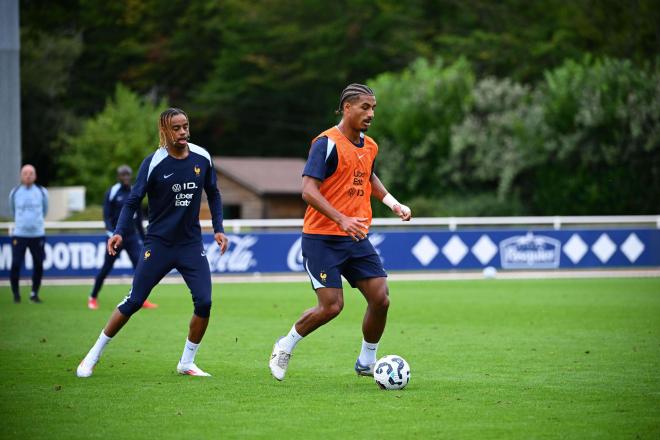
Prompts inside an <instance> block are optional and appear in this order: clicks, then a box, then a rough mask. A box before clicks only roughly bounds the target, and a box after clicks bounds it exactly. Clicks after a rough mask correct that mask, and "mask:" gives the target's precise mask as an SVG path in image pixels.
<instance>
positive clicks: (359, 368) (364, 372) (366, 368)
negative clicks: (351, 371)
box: [354, 359, 376, 377]
mask: <svg viewBox="0 0 660 440" xmlns="http://www.w3.org/2000/svg"><path fill="white" fill-rule="evenodd" d="M374 365H376V363H375V362H374V363H373V364H369V365H362V364H361V363H360V359H358V360H357V361H355V367H354V368H355V372H356V373H357V375H358V376H370V377H374Z"/></svg>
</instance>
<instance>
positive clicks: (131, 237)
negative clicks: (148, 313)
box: [87, 165, 158, 310]
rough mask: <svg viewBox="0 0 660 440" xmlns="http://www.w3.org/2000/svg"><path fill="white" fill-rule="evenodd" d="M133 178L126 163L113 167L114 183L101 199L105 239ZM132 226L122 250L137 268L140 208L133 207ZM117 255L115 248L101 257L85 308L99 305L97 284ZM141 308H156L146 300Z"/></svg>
mask: <svg viewBox="0 0 660 440" xmlns="http://www.w3.org/2000/svg"><path fill="white" fill-rule="evenodd" d="M132 179H133V170H132V169H131V167H129V166H128V165H121V166H119V167H118V168H117V183H115V184H114V185H112V186H111V187H110V189H108V191H107V192H106V193H105V199H104V201H103V221H104V222H105V229H106V234H107V235H108V238H110V237H112V235H113V231H114V230H115V228H116V227H117V221H118V220H119V214H120V213H121V208H122V207H123V206H124V203H125V202H126V200H128V197H129V195H130V194H131V181H132ZM133 220H134V222H133V223H134V225H135V227H133V228H129V229H128V231H127V233H126V235H125V236H124V237H122V238H123V241H122V249H121V250H125V251H126V253H127V254H128V257H129V258H130V259H131V263H132V264H133V268H135V267H137V263H138V261H139V259H140V255H141V251H142V244H143V242H144V228H143V227H142V210H141V209H139V208H138V209H137V210H136V211H135V215H134V218H133ZM118 257H119V250H118V252H117V253H116V254H115V255H111V254H110V253H109V252H108V253H106V254H105V260H104V261H103V266H102V267H101V270H100V271H99V273H98V274H96V279H95V280H94V287H93V288H92V292H91V293H90V295H89V298H88V300H87V307H88V308H90V309H92V310H96V309H98V308H99V305H98V296H99V291H100V290H101V287H103V282H104V281H105V278H106V277H107V276H108V274H109V273H110V271H111V270H112V267H113V266H114V265H115V261H116V260H117V258H118ZM142 307H143V308H145V309H153V308H156V307H158V305H157V304H154V303H152V302H150V301H149V300H146V301H145V302H144V304H142Z"/></svg>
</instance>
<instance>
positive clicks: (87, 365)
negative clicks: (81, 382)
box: [76, 357, 98, 377]
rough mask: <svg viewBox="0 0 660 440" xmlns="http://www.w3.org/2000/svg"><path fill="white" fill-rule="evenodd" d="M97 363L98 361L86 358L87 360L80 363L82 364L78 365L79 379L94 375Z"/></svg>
mask: <svg viewBox="0 0 660 440" xmlns="http://www.w3.org/2000/svg"><path fill="white" fill-rule="evenodd" d="M97 362H98V360H96V361H92V360H90V359H87V357H85V359H83V360H82V361H80V364H78V368H76V376H78V377H89V376H91V375H92V373H93V372H94V367H95V366H96V363H97Z"/></svg>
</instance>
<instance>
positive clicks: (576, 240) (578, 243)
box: [562, 234, 589, 264]
mask: <svg viewBox="0 0 660 440" xmlns="http://www.w3.org/2000/svg"><path fill="white" fill-rule="evenodd" d="M562 249H563V250H564V253H565V254H566V255H567V256H568V258H570V260H571V261H572V262H573V264H578V263H579V262H580V260H581V259H582V257H584V254H586V253H587V251H588V250H589V247H588V246H587V244H586V243H585V242H584V240H582V238H581V237H580V236H579V235H578V234H573V235H571V238H569V239H568V241H567V242H566V243H565V244H564V247H563V248H562Z"/></svg>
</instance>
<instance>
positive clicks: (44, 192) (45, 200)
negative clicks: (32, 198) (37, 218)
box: [41, 186, 48, 217]
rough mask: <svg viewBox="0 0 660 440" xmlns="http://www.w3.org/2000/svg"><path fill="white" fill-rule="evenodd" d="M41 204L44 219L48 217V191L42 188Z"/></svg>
mask: <svg viewBox="0 0 660 440" xmlns="http://www.w3.org/2000/svg"><path fill="white" fill-rule="evenodd" d="M41 203H42V208H43V210H44V217H46V216H47V215H48V190H47V189H46V188H44V187H43V186H42V187H41Z"/></svg>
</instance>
